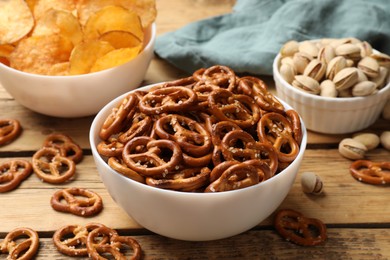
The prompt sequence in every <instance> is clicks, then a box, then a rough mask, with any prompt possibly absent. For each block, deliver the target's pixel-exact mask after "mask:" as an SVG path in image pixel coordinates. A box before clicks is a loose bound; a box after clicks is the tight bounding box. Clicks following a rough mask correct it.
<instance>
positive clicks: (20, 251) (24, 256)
mask: <svg viewBox="0 0 390 260" xmlns="http://www.w3.org/2000/svg"><path fill="white" fill-rule="evenodd" d="M38 249H39V236H38V233H37V232H36V231H35V230H33V229H31V228H27V227H21V228H16V229H14V230H12V231H11V232H9V233H8V234H7V235H6V236H5V238H4V240H3V241H2V242H0V254H1V253H3V254H6V253H8V258H7V259H20V260H29V259H33V258H34V256H35V255H36V253H37V252H38Z"/></svg>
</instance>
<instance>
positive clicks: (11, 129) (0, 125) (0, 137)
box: [0, 119, 22, 145]
mask: <svg viewBox="0 0 390 260" xmlns="http://www.w3.org/2000/svg"><path fill="white" fill-rule="evenodd" d="M21 132H22V127H21V125H20V123H19V121H18V120H16V119H0V145H3V144H6V143H9V142H11V141H13V140H15V139H16V138H17V137H18V136H19V134H20V133H21Z"/></svg>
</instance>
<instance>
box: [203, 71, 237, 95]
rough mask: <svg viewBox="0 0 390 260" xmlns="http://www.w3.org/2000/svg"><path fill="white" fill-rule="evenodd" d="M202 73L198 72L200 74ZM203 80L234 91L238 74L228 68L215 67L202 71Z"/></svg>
mask: <svg viewBox="0 0 390 260" xmlns="http://www.w3.org/2000/svg"><path fill="white" fill-rule="evenodd" d="M200 72H201V71H198V73H200ZM202 72H203V73H202V75H201V80H202V81H205V82H207V83H211V84H213V85H216V86H219V87H221V88H224V89H227V90H229V91H232V90H233V88H234V86H235V85H236V74H235V73H234V71H233V70H232V69H230V68H229V67H226V66H220V65H215V66H212V67H210V68H207V69H205V70H204V71H202Z"/></svg>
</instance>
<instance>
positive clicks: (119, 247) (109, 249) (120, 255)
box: [87, 227, 142, 260]
mask: <svg viewBox="0 0 390 260" xmlns="http://www.w3.org/2000/svg"><path fill="white" fill-rule="evenodd" d="M99 236H103V237H108V238H109V240H108V241H107V242H106V243H96V242H95V241H97V240H98V237H99ZM125 248H126V249H127V248H131V251H132V256H131V257H130V259H133V260H136V259H141V257H142V250H141V246H140V245H139V243H138V242H137V240H135V239H133V238H131V237H129V236H119V235H118V233H117V232H115V231H114V230H113V229H110V228H108V227H99V228H96V229H94V230H92V231H91V232H90V233H89V234H88V238H87V250H88V254H89V255H90V257H92V259H99V260H102V259H106V258H104V257H102V255H111V256H113V257H114V258H115V259H126V257H125V255H124V252H123V250H124V249H125Z"/></svg>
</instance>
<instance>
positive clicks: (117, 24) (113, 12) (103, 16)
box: [84, 5, 144, 40]
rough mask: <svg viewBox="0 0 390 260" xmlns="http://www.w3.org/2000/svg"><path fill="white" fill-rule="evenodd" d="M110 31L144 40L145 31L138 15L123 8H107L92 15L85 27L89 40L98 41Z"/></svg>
mask: <svg viewBox="0 0 390 260" xmlns="http://www.w3.org/2000/svg"><path fill="white" fill-rule="evenodd" d="M108 31H126V32H131V33H132V34H134V35H135V36H136V37H137V38H138V39H140V40H142V39H143V38H144V30H143V28H142V25H141V21H140V19H139V17H138V15H137V14H136V13H135V12H133V11H129V10H127V9H125V8H123V7H121V6H114V5H110V6H106V7H104V8H102V9H101V10H99V11H98V12H97V13H94V14H92V15H91V16H90V17H89V19H88V21H87V24H86V25H85V27H84V33H85V35H86V37H87V38H88V39H97V38H99V37H100V35H102V34H104V33H106V32H108Z"/></svg>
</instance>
